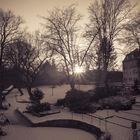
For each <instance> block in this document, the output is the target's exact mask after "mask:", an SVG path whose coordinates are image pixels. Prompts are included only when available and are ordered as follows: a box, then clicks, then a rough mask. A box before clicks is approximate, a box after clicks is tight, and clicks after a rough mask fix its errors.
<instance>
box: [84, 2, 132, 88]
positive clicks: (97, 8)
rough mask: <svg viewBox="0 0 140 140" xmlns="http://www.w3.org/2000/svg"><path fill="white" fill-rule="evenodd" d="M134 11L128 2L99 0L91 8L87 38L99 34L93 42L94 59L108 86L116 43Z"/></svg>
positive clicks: (114, 57) (114, 59) (114, 58)
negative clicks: (108, 73) (109, 71)
mask: <svg viewBox="0 0 140 140" xmlns="http://www.w3.org/2000/svg"><path fill="white" fill-rule="evenodd" d="M131 10H132V6H131V5H130V3H129V1H128V0H99V1H97V0H96V1H95V2H94V3H93V4H90V6H89V14H90V16H89V19H90V22H89V24H87V31H86V38H87V39H88V40H89V39H90V38H91V36H92V35H93V34H95V33H97V36H96V39H95V40H94V42H93V47H94V58H95V59H96V61H95V62H96V65H97V68H98V69H99V70H101V71H102V72H103V77H104V78H103V79H102V80H103V83H105V85H107V80H108V78H107V77H108V76H107V71H108V70H109V69H110V68H111V67H113V66H114V64H116V63H115V61H116V52H115V47H114V46H115V41H116V39H117V37H118V36H119V35H120V32H121V31H122V29H123V28H124V24H125V23H126V22H127V20H128V16H129V13H130V12H131Z"/></svg>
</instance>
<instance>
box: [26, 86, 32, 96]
mask: <svg viewBox="0 0 140 140" xmlns="http://www.w3.org/2000/svg"><path fill="white" fill-rule="evenodd" d="M27 91H28V94H29V96H30V97H31V96H32V88H31V86H28V87H27Z"/></svg>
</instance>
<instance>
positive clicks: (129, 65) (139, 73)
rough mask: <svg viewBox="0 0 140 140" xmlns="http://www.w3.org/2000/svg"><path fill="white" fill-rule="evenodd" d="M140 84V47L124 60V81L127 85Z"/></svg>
mask: <svg viewBox="0 0 140 140" xmlns="http://www.w3.org/2000/svg"><path fill="white" fill-rule="evenodd" d="M136 81H137V83H138V84H139V85H140V49H135V50H134V51H132V52H130V53H129V54H127V55H126V57H125V59H124V60H123V83H124V85H125V86H126V87H132V86H134V83H135V82H136Z"/></svg>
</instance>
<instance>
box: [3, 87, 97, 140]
mask: <svg viewBox="0 0 140 140" xmlns="http://www.w3.org/2000/svg"><path fill="white" fill-rule="evenodd" d="M82 87H83V86H81V87H80V88H82ZM39 88H40V89H42V90H43V92H44V93H45V98H44V100H45V101H48V102H51V103H54V102H55V101H56V100H57V99H58V98H62V97H64V95H65V92H66V91H67V90H69V86H67V85H65V86H60V87H56V88H54V89H53V95H52V88H51V87H47V86H42V87H39ZM87 89H91V86H87ZM23 91H24V93H25V94H24V96H19V95H20V93H19V92H18V90H17V89H14V90H13V91H12V92H11V93H10V94H9V95H8V97H7V102H8V103H10V104H11V107H10V108H9V109H8V110H6V111H0V112H4V114H5V115H6V116H7V118H8V119H9V120H10V122H11V125H8V126H4V127H3V130H5V131H6V132H7V135H6V136H2V137H0V139H2V140H25V139H26V140H58V139H60V140H95V139H96V138H95V136H94V135H92V134H90V133H87V132H85V131H82V130H78V129H69V128H55V127H53V128H52V127H46V128H45V127H38V128H32V127H27V126H26V125H24V122H22V120H20V118H18V116H17V115H16V114H15V109H17V108H20V109H25V107H26V106H27V104H26V103H18V102H17V101H23V100H28V94H27V91H26V90H25V89H23ZM28 115H29V114H28ZM52 116H53V115H50V116H49V117H50V118H53V117H52ZM30 117H31V118H32V120H36V121H37V120H38V121H43V118H41V120H40V119H39V118H36V117H33V116H30ZM54 119H56V117H54ZM44 120H46V118H44Z"/></svg>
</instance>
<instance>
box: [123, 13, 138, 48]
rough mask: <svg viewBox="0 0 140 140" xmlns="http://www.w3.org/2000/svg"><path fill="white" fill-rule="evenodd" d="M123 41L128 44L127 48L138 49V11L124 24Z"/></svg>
mask: <svg viewBox="0 0 140 140" xmlns="http://www.w3.org/2000/svg"><path fill="white" fill-rule="evenodd" d="M123 43H125V44H126V45H127V46H129V48H128V49H129V50H131V49H134V48H139V49H140V12H138V13H136V14H135V15H134V17H133V18H132V19H131V21H129V23H128V24H127V25H126V26H125V32H124V38H123Z"/></svg>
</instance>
